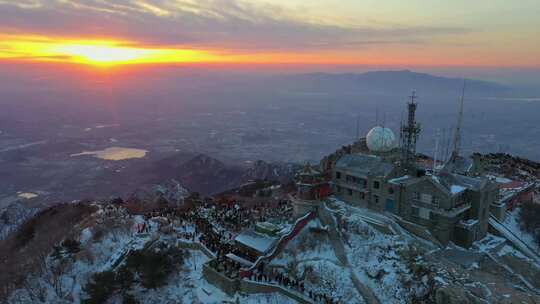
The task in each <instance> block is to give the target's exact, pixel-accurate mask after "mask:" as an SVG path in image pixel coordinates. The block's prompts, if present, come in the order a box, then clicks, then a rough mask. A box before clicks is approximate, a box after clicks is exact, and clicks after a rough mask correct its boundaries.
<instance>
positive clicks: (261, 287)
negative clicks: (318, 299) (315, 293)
mask: <svg viewBox="0 0 540 304" xmlns="http://www.w3.org/2000/svg"><path fill="white" fill-rule="evenodd" d="M240 291H242V292H245V293H251V294H253V293H274V292H277V293H280V294H282V295H284V296H286V297H288V298H291V299H293V300H295V301H297V302H298V303H302V304H312V303H315V302H313V300H311V299H310V298H309V297H306V296H305V295H302V294H301V293H299V292H296V291H293V290H290V289H287V288H283V287H281V286H279V285H274V284H268V283H259V282H254V281H249V280H241V281H240Z"/></svg>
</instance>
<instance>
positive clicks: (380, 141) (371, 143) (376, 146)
mask: <svg viewBox="0 0 540 304" xmlns="http://www.w3.org/2000/svg"><path fill="white" fill-rule="evenodd" d="M366 144H367V146H368V148H369V150H370V151H373V152H388V151H390V150H392V149H394V148H396V147H397V141H396V136H395V135H394V132H392V130H390V129H388V128H383V127H375V128H373V129H371V130H370V131H369V133H368V134H367V136H366Z"/></svg>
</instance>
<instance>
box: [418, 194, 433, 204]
mask: <svg viewBox="0 0 540 304" xmlns="http://www.w3.org/2000/svg"><path fill="white" fill-rule="evenodd" d="M420 201H421V202H422V203H426V204H431V203H433V197H432V196H431V195H430V194H427V193H421V194H420Z"/></svg>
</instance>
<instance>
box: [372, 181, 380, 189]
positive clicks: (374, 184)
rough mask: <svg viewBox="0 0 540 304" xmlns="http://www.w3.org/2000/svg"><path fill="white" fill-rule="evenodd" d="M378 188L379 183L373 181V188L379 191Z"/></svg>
mask: <svg viewBox="0 0 540 304" xmlns="http://www.w3.org/2000/svg"><path fill="white" fill-rule="evenodd" d="M380 187H381V183H380V182H379V181H374V182H373V188H375V189H379V188H380Z"/></svg>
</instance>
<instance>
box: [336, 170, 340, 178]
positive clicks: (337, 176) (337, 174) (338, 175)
mask: <svg viewBox="0 0 540 304" xmlns="http://www.w3.org/2000/svg"><path fill="white" fill-rule="evenodd" d="M336 179H341V172H339V171H336Z"/></svg>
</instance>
